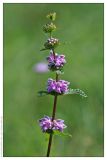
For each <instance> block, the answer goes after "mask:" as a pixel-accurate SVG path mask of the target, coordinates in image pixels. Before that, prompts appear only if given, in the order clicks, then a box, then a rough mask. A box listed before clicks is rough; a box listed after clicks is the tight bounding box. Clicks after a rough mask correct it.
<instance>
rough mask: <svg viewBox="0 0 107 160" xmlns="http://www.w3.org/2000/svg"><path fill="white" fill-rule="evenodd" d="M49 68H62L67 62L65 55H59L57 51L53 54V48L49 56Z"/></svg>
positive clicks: (53, 69)
mask: <svg viewBox="0 0 107 160" xmlns="http://www.w3.org/2000/svg"><path fill="white" fill-rule="evenodd" d="M47 61H48V68H49V69H50V70H52V71H55V70H62V68H63V66H64V64H65V63H66V60H65V55H63V54H62V55H59V54H57V53H55V55H53V51H52V50H51V52H50V55H49V56H48V57H47Z"/></svg>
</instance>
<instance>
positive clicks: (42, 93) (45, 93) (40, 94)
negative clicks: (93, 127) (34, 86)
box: [38, 91, 48, 96]
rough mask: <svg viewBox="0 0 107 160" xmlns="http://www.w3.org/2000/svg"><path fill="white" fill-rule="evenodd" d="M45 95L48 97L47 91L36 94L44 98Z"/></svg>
mask: <svg viewBox="0 0 107 160" xmlns="http://www.w3.org/2000/svg"><path fill="white" fill-rule="evenodd" d="M46 95H48V92H47V91H39V92H38V96H46Z"/></svg>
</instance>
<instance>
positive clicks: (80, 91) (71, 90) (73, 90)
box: [65, 89, 87, 97]
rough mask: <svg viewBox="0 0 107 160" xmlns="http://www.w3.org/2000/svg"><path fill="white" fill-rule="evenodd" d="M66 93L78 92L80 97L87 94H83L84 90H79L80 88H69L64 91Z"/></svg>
mask: <svg viewBox="0 0 107 160" xmlns="http://www.w3.org/2000/svg"><path fill="white" fill-rule="evenodd" d="M66 94H79V95H80V96H82V97H87V95H86V94H85V92H84V91H82V90H80V89H69V91H68V92H66V93H65V95H66Z"/></svg>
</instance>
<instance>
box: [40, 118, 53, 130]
mask: <svg viewBox="0 0 107 160" xmlns="http://www.w3.org/2000/svg"><path fill="white" fill-rule="evenodd" d="M39 124H40V127H41V129H42V131H43V132H46V130H48V129H51V128H52V122H51V118H50V117H48V116H44V118H42V119H40V120H39Z"/></svg>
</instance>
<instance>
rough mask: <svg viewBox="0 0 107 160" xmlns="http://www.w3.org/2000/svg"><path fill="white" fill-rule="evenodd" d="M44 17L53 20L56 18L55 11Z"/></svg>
mask: <svg viewBox="0 0 107 160" xmlns="http://www.w3.org/2000/svg"><path fill="white" fill-rule="evenodd" d="M46 17H47V18H49V19H50V20H52V21H55V19H56V13H55V12H54V13H50V14H48V15H47V16H46Z"/></svg>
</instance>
